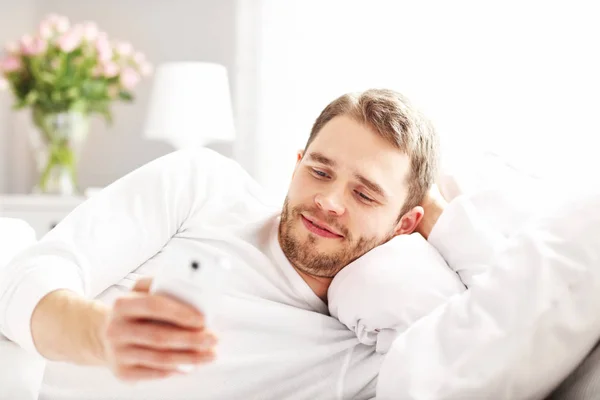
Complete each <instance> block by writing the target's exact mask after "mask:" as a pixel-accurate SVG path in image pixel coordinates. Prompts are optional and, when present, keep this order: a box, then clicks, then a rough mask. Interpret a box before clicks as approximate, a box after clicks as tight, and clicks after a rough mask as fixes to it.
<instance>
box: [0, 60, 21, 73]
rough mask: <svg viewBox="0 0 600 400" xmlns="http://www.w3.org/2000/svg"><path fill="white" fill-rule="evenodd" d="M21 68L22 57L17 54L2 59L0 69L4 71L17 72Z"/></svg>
mask: <svg viewBox="0 0 600 400" xmlns="http://www.w3.org/2000/svg"><path fill="white" fill-rule="evenodd" d="M20 68H21V59H20V58H18V57H16V56H9V57H7V58H5V59H4V60H2V61H0V69H1V70H2V71H4V72H15V71H18V70H19V69H20Z"/></svg>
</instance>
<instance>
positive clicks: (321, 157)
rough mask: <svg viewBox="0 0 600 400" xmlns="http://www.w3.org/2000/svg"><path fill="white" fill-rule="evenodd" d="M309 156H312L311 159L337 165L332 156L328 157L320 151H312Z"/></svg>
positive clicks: (332, 165) (328, 164)
mask: <svg viewBox="0 0 600 400" xmlns="http://www.w3.org/2000/svg"><path fill="white" fill-rule="evenodd" d="M308 158H310V159H311V160H313V161H316V162H318V163H321V164H324V165H327V166H330V167H335V165H336V162H335V161H333V160H332V159H331V158H328V157H326V156H324V155H323V154H322V153H319V152H316V151H315V152H311V153H310V154H309V155H308Z"/></svg>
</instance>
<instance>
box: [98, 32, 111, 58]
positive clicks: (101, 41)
mask: <svg viewBox="0 0 600 400" xmlns="http://www.w3.org/2000/svg"><path fill="white" fill-rule="evenodd" d="M96 51H97V52H98V60H99V61H100V62H106V61H110V60H111V59H112V58H113V50H112V46H111V45H110V42H109V41H108V36H107V35H106V33H104V32H101V33H99V34H98V37H97V38H96Z"/></svg>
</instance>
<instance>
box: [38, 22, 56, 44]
mask: <svg viewBox="0 0 600 400" xmlns="http://www.w3.org/2000/svg"><path fill="white" fill-rule="evenodd" d="M38 33H39V36H40V38H42V39H45V40H48V39H50V38H51V37H52V35H53V34H54V26H53V25H52V23H51V22H50V21H48V20H44V21H42V22H40V26H39V28H38Z"/></svg>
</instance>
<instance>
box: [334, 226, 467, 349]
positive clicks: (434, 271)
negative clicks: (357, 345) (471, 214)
mask: <svg viewBox="0 0 600 400" xmlns="http://www.w3.org/2000/svg"><path fill="white" fill-rule="evenodd" d="M464 290H465V286H464V285H463V284H462V282H461V280H460V278H459V277H458V275H457V274H456V273H455V272H454V271H452V270H451V269H450V267H448V265H447V264H446V262H445V261H444V259H443V258H442V256H441V255H440V254H439V253H438V251H437V250H436V249H435V248H434V247H433V246H432V245H431V244H429V242H427V241H426V240H425V239H424V238H423V237H422V236H421V235H419V234H416V233H415V234H412V235H401V236H397V237H395V238H393V239H392V240H390V241H389V242H387V243H385V244H383V245H381V246H378V247H376V248H374V249H373V250H371V251H369V252H368V253H366V254H365V255H363V256H362V257H360V258H358V259H357V260H355V261H354V262H352V263H351V264H349V265H348V266H346V267H345V268H344V269H343V270H341V271H340V272H339V273H338V274H337V275H336V276H335V278H334V279H333V281H332V283H331V286H330V287H329V290H328V293H327V296H328V306H329V312H330V314H331V315H332V316H334V317H336V318H337V319H338V320H340V321H341V322H342V323H343V324H345V325H346V326H347V327H348V328H349V329H350V330H352V331H354V332H355V333H356V336H357V337H358V339H359V340H360V342H361V343H363V344H366V345H376V351H377V352H379V353H385V352H387V350H388V349H389V348H390V346H391V344H392V342H393V340H394V339H395V338H396V336H397V335H399V334H400V333H402V332H404V331H405V330H406V329H407V328H408V327H409V326H410V325H411V324H413V323H414V322H416V321H417V320H418V319H419V318H421V317H423V316H425V315H427V314H429V313H430V312H431V311H433V310H434V309H435V308H436V307H437V306H439V305H441V304H443V303H445V302H446V301H447V300H448V299H449V298H450V297H452V296H453V295H455V294H458V293H461V292H463V291H464Z"/></svg>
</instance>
